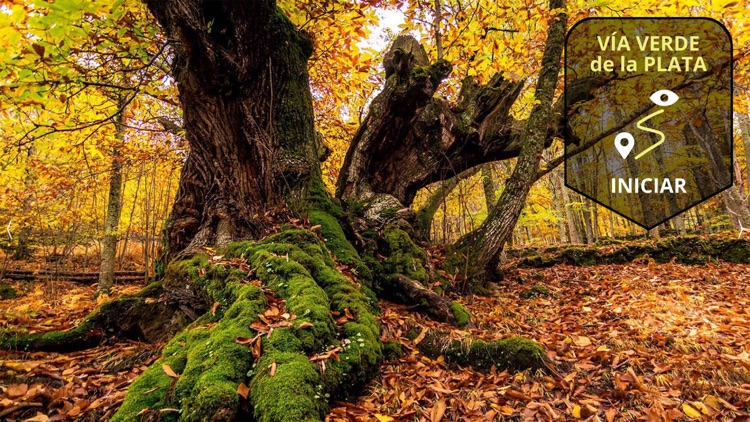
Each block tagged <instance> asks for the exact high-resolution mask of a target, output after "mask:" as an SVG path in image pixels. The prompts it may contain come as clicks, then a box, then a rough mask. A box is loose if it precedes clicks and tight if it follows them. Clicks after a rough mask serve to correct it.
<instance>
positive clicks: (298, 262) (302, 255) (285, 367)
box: [117, 214, 383, 421]
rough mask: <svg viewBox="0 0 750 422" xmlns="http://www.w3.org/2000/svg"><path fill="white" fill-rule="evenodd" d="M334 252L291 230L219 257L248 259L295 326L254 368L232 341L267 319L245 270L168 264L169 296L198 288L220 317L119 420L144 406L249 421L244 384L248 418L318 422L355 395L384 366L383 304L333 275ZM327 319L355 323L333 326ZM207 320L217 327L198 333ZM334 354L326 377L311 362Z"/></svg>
mask: <svg viewBox="0 0 750 422" xmlns="http://www.w3.org/2000/svg"><path fill="white" fill-rule="evenodd" d="M323 217H324V218H326V217H330V216H329V215H327V214H326V215H324V216H323ZM326 223H328V224H330V226H329V229H331V230H333V232H334V235H336V236H338V235H339V234H340V235H341V236H343V231H342V230H341V227H340V226H338V222H337V221H336V220H335V219H330V218H329V219H328V221H326ZM328 248H329V246H328V242H326V243H324V242H323V241H321V240H320V239H319V237H318V235H317V234H316V233H313V232H311V231H308V230H300V229H296V228H292V227H286V228H284V229H282V231H281V232H279V233H278V234H276V235H273V236H270V237H268V238H267V239H265V240H263V241H261V242H257V243H252V242H239V243H234V244H232V245H229V246H228V247H227V248H226V250H225V251H223V253H224V254H225V255H226V256H227V257H228V258H239V257H241V258H243V259H245V260H246V261H247V262H248V264H249V266H250V267H251V268H253V270H254V274H253V275H254V277H255V278H257V279H259V280H260V282H261V283H262V285H263V286H264V288H266V289H270V290H271V291H273V293H274V294H275V295H277V296H279V297H280V298H282V299H283V300H284V301H285V305H286V308H287V311H288V312H289V313H290V314H292V315H294V317H295V318H294V319H291V320H290V321H292V324H293V326H291V327H277V328H276V329H274V330H273V332H272V334H271V335H270V336H266V337H263V338H262V340H261V341H262V343H261V358H260V359H259V360H258V361H257V362H253V357H252V355H251V353H250V352H249V350H248V347H247V346H246V345H240V344H238V343H237V342H236V341H235V340H236V339H237V338H238V337H253V336H254V335H255V334H256V333H254V332H253V331H252V330H251V329H250V328H249V327H250V325H251V324H252V322H253V321H255V320H256V319H257V318H258V314H261V313H262V312H263V309H264V307H265V297H266V296H265V295H266V294H268V293H265V294H264V292H263V291H262V290H261V289H260V288H258V287H256V286H255V285H253V284H246V282H245V280H244V279H245V273H244V272H243V271H239V270H236V269H233V268H229V267H223V266H217V265H212V264H210V262H209V261H208V258H207V257H206V256H202V255H199V256H196V257H194V258H192V259H190V260H187V261H182V262H178V263H173V264H171V265H170V266H169V267H168V268H167V278H166V280H165V283H166V284H167V285H169V287H170V288H178V289H179V288H186V289H192V290H194V291H195V294H196V295H197V296H200V297H202V298H204V300H205V301H206V303H213V301H218V302H219V303H220V305H221V306H220V307H219V310H218V312H217V315H216V316H215V317H214V316H211V315H210V314H207V315H206V316H205V317H203V318H201V319H199V321H196V322H195V323H194V324H193V325H192V326H191V327H189V328H188V330H187V331H185V332H184V333H183V334H181V336H179V337H176V338H175V340H173V341H172V342H170V343H169V344H168V346H167V348H166V349H165V352H164V354H163V355H162V358H161V359H160V361H158V362H157V363H156V364H154V365H152V367H151V368H149V370H148V371H147V372H146V373H144V374H143V376H142V378H143V381H141V380H140V378H139V380H138V381H136V383H134V384H133V385H134V386H135V387H136V388H135V389H134V390H133V391H132V392H131V393H129V394H128V396H127V397H126V400H125V404H124V405H123V408H122V410H121V411H120V412H119V413H118V416H117V417H118V418H120V419H119V420H137V417H136V416H135V415H137V414H138V412H140V411H141V410H142V409H143V408H144V407H146V406H147V407H148V408H149V409H152V410H158V409H163V408H165V407H171V408H177V409H180V413H179V414H172V413H169V412H167V413H164V414H163V415H162V416H163V418H166V419H169V418H177V417H178V416H177V415H179V420H181V421H208V420H212V421H213V420H220V421H225V420H226V421H229V420H237V419H238V418H241V417H245V415H241V414H239V413H238V412H239V411H240V408H241V403H240V397H239V396H238V394H237V386H238V384H239V383H240V382H245V383H246V384H247V385H249V386H250V388H251V391H250V396H249V397H248V398H249V401H250V407H251V408H250V413H251V415H252V418H254V420H259V421H307V420H310V421H318V420H322V419H323V418H324V417H325V414H326V413H327V411H328V402H329V399H330V397H334V396H335V397H339V398H342V397H350V396H352V395H353V394H356V393H357V391H358V387H361V386H363V385H364V383H365V382H367V381H368V380H369V379H370V378H371V377H372V375H373V374H374V372H375V371H376V370H377V368H378V366H379V364H380V362H382V360H383V351H382V345H381V343H380V341H379V334H380V325H379V322H378V320H377V319H376V318H375V316H374V311H375V310H376V309H377V301H376V299H375V298H374V297H372V295H371V294H372V292H371V291H370V290H369V289H367V288H364V287H363V288H362V289H360V288H359V287H358V286H357V285H356V284H355V282H353V281H352V280H350V279H349V278H347V277H346V276H344V275H343V274H342V273H341V272H339V271H338V270H337V264H336V263H335V262H334V260H333V258H332V256H331V253H330V252H329V249H328ZM267 291H268V290H267ZM267 291H266V292H267ZM366 292H369V293H370V296H368V295H367V294H366ZM331 312H335V313H337V314H339V315H343V314H344V313H347V315H351V318H350V319H349V320H348V321H346V322H345V323H344V324H343V325H342V326H340V327H337V326H336V324H335V323H334V320H333V318H332V316H331ZM208 321H217V323H216V324H215V325H212V326H208V327H207V326H205V325H200V324H205V323H206V322H208ZM303 323H304V324H305V327H302V326H301V324H303ZM185 336H189V337H190V338H189V339H186V337H185ZM178 339H181V340H178ZM178 346H180V347H178ZM334 348H340V349H336V350H338V352H337V357H338V360H336V359H334V358H330V359H327V360H326V362H325V364H326V371H325V373H324V375H323V376H321V370H320V367H319V366H318V364H317V363H315V362H311V361H310V359H309V356H312V355H315V354H319V353H325V352H326V351H328V350H332V349H334ZM161 362H168V363H169V365H170V366H171V367H172V368H173V369H174V370H175V371H176V372H178V373H179V374H180V377H179V379H178V380H177V381H176V382H173V381H172V380H171V379H166V378H164V375H163V370H161V366H160V363H161ZM271 368H275V369H274V370H273V371H274V373H273V375H271V370H272V369H271ZM153 385H158V386H159V389H158V392H154V393H155V395H154V396H152V397H147V398H142V397H140V395H144V394H145V392H146V391H148V390H147V388H146V387H147V386H149V387H148V388H151V387H153ZM149 394H150V393H149ZM248 417H250V416H249V415H248ZM172 420H174V419H172Z"/></svg>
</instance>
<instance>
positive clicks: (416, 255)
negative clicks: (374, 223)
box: [379, 225, 429, 283]
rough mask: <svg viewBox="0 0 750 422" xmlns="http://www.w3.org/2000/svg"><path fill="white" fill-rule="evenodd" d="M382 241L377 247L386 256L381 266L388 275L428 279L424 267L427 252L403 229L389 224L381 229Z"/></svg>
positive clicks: (421, 280)
mask: <svg viewBox="0 0 750 422" xmlns="http://www.w3.org/2000/svg"><path fill="white" fill-rule="evenodd" d="M382 241H383V242H382V247H381V248H379V249H380V250H381V253H382V254H383V255H385V256H386V259H385V260H383V263H382V267H383V270H384V271H385V272H386V274H387V275H388V276H390V275H394V274H403V275H405V276H407V277H409V278H411V279H414V280H417V281H420V282H422V283H426V282H427V281H428V280H429V275H428V273H427V270H426V269H425V262H426V261H427V254H426V253H425V251H424V250H423V249H422V248H420V247H419V246H417V245H416V244H415V243H414V241H413V240H412V239H411V237H410V236H409V235H408V234H407V233H406V232H405V231H403V230H401V229H400V228H398V227H395V226H392V225H389V226H387V227H386V228H385V230H383V239H382Z"/></svg>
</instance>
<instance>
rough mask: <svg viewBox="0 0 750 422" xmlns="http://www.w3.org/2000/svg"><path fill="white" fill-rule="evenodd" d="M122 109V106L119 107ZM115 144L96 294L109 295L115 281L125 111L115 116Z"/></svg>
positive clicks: (120, 210) (120, 206)
mask: <svg viewBox="0 0 750 422" xmlns="http://www.w3.org/2000/svg"><path fill="white" fill-rule="evenodd" d="M121 110H122V108H121ZM117 119H118V122H117V125H116V128H115V130H116V135H115V138H116V139H115V144H114V145H113V147H112V169H111V170H110V172H109V196H108V197H107V216H106V218H105V220H104V238H103V240H102V255H101V261H100V266H99V286H98V287H97V294H104V295H109V292H110V290H111V289H112V285H113V284H114V282H115V262H116V261H117V259H116V257H117V230H118V227H119V226H120V214H121V212H122V158H123V157H122V154H121V153H120V147H121V145H119V143H121V142H122V140H123V131H124V129H125V126H123V125H124V123H125V113H124V112H122V111H121V112H120V114H119V115H118V116H117Z"/></svg>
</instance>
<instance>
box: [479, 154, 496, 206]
mask: <svg viewBox="0 0 750 422" xmlns="http://www.w3.org/2000/svg"><path fill="white" fill-rule="evenodd" d="M482 190H483V191H484V203H485V205H486V206H487V214H489V213H490V211H492V207H494V206H495V201H496V198H495V191H496V190H497V186H495V180H494V179H493V178H492V164H490V163H486V164H482Z"/></svg>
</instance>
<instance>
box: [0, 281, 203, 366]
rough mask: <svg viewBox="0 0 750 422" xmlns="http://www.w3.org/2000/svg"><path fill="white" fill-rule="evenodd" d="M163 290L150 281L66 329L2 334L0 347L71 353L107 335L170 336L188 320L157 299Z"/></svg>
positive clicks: (127, 336)
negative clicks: (140, 288) (132, 293)
mask: <svg viewBox="0 0 750 422" xmlns="http://www.w3.org/2000/svg"><path fill="white" fill-rule="evenodd" d="M162 293H163V288H162V285H161V283H153V284H151V285H149V286H147V287H146V288H144V289H143V290H142V291H140V292H139V293H137V294H135V295H123V296H121V297H119V298H117V299H115V300H113V301H110V302H105V303H103V304H102V305H101V306H99V307H98V308H97V309H95V310H94V311H93V312H92V313H91V314H89V315H88V316H87V317H86V318H85V319H84V320H83V321H81V323H80V324H78V326H76V327H75V328H73V329H71V330H68V331H54V332H47V333H34V334H25V333H4V334H3V335H2V337H0V348H8V349H16V350H24V351H55V352H70V351H77V350H84V349H87V348H90V347H95V346H96V345H98V344H99V343H101V342H102V341H103V340H104V339H105V338H107V337H110V336H118V337H121V338H128V339H133V340H145V341H150V342H156V341H160V340H163V339H165V338H169V337H170V336H172V335H174V333H175V332H176V331H178V330H180V329H181V328H182V327H184V326H185V324H187V323H188V322H189V321H188V320H187V318H186V317H185V315H183V314H181V313H179V312H177V311H176V309H175V308H174V307H172V306H168V305H165V304H164V303H163V302H161V301H160V300H158V298H159V297H160V296H161V294H162ZM144 315H149V318H143V316H144Z"/></svg>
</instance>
